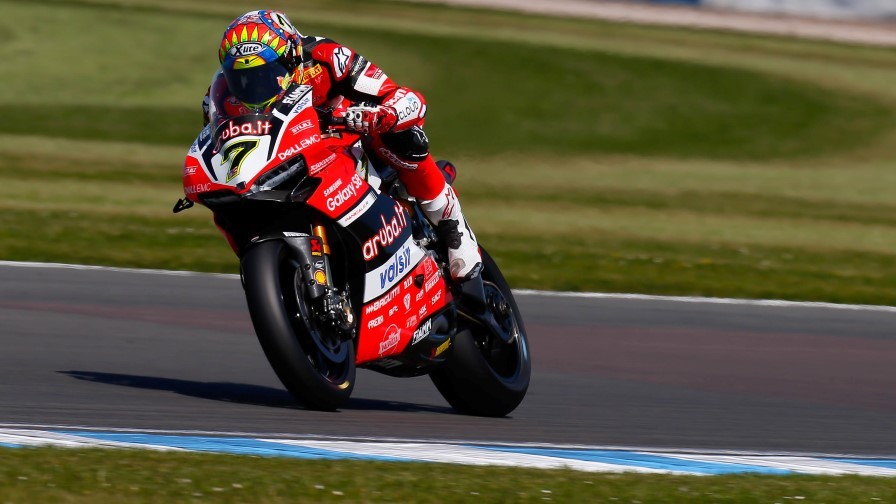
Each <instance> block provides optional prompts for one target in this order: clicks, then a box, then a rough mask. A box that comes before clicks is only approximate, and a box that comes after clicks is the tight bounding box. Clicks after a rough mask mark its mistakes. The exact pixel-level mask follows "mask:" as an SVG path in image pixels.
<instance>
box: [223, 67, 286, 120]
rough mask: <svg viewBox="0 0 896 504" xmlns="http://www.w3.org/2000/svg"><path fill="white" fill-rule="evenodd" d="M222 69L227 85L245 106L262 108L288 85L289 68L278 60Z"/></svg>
mask: <svg viewBox="0 0 896 504" xmlns="http://www.w3.org/2000/svg"><path fill="white" fill-rule="evenodd" d="M234 66H237V68H227V67H225V68H224V69H223V71H224V78H225V79H227V87H228V88H230V92H231V93H232V94H233V96H235V97H236V99H237V100H239V101H241V102H243V103H244V104H245V105H246V106H247V107H249V108H254V109H263V108H265V107H266V106H268V105H269V104H270V103H271V102H272V101H273V100H274V99H275V98H277V96H279V95H280V93H282V92H283V90H284V88H286V87H288V86H289V81H290V79H289V75H290V69H289V68H287V67H286V66H284V65H283V64H282V63H280V61H279V60H277V61H272V62H270V63H264V64H262V65H255V66H248V67H240V65H234Z"/></svg>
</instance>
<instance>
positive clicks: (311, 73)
mask: <svg viewBox="0 0 896 504" xmlns="http://www.w3.org/2000/svg"><path fill="white" fill-rule="evenodd" d="M323 71H324V69H323V67H321V66H320V63H318V64H316V65H314V66H313V67H311V68H308V69H306V70H305V73H303V74H302V84H305V83H306V82H308V81H310V80H311V79H313V78H315V77H317V76H318V75H320V74H321V73H323Z"/></svg>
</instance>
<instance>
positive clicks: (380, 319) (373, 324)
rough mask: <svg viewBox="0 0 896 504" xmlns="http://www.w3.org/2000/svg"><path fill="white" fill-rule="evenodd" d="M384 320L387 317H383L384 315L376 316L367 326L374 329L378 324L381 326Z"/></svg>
mask: <svg viewBox="0 0 896 504" xmlns="http://www.w3.org/2000/svg"><path fill="white" fill-rule="evenodd" d="M384 320H386V319H385V317H383V316H382V315H380V316H379V317H376V318H374V319H372V320H371V321H370V322H368V323H367V328H368V329H373V328H374V327H377V326H379V325H380V324H382V323H383V321H384Z"/></svg>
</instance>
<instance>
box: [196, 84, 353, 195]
mask: <svg viewBox="0 0 896 504" xmlns="http://www.w3.org/2000/svg"><path fill="white" fill-rule="evenodd" d="M287 91H288V93H287V95H286V97H285V98H284V100H283V101H281V102H280V103H278V105H277V107H276V108H275V109H274V110H273V111H272V112H271V113H270V114H247V115H241V116H235V117H228V118H221V117H219V116H217V115H216V116H213V119H214V121H213V122H212V123H210V124H209V125H207V126H206V127H205V128H204V129H203V130H202V132H201V133H200V134H199V136H198V137H197V138H196V140H195V141H194V142H193V145H191V146H190V150H189V152H188V154H187V159H186V162H185V168H184V192H185V194H186V196H187V198H188V199H190V200H193V201H194V202H198V203H202V201H201V200H200V199H199V195H200V194H202V193H206V192H213V191H219V190H222V189H224V190H229V191H232V192H234V193H237V194H245V193H247V192H249V191H250V190H251V189H252V184H253V183H254V182H255V181H256V180H258V178H259V177H260V176H262V175H263V174H265V173H267V172H269V171H270V170H272V169H274V168H277V167H278V166H280V165H282V164H283V163H284V162H287V161H288V160H290V159H292V158H293V157H296V156H298V155H299V154H300V153H302V154H305V159H306V161H307V163H308V165H309V167H316V168H317V169H318V170H320V169H323V168H325V167H326V166H327V165H328V164H329V162H331V161H332V160H335V158H336V156H335V154H334V153H333V152H332V150H330V149H309V147H312V146H314V145H315V144H321V145H320V146H321V147H335V145H334V144H338V142H334V141H327V139H324V138H323V137H322V135H321V134H320V124H319V120H318V117H317V112H316V111H315V110H314V108H312V107H311V99H310V96H311V88H310V87H309V86H300V85H299V86H294V87H293V88H291V89H290V90H287ZM291 97H292V98H293V99H294V100H295V101H294V102H293V103H290V104H286V103H285V102H286V100H288V99H290V98H291Z"/></svg>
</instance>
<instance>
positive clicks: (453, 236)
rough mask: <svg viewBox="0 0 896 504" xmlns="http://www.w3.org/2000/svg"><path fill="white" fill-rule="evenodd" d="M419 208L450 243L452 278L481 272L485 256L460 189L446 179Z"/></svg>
mask: <svg viewBox="0 0 896 504" xmlns="http://www.w3.org/2000/svg"><path fill="white" fill-rule="evenodd" d="M420 208H421V209H423V213H425V214H426V217H427V218H429V220H430V222H432V223H433V224H435V225H436V234H438V236H439V238H440V239H441V240H442V241H444V242H445V244H446V245H448V269H449V270H450V271H451V278H453V279H454V280H455V281H457V282H463V281H465V280H470V279H472V278H476V277H477V276H479V272H480V270H482V256H481V255H480V254H479V244H478V243H476V235H474V234H473V230H472V229H470V226H469V225H468V224H467V220H466V219H464V215H463V213H461V209H460V201H458V199H457V193H455V192H454V188H452V187H451V186H450V185H448V184H447V183H446V184H445V187H444V188H443V189H442V192H441V193H440V194H439V195H438V196H437V197H436V198H435V199H432V200H429V201H421V202H420Z"/></svg>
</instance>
